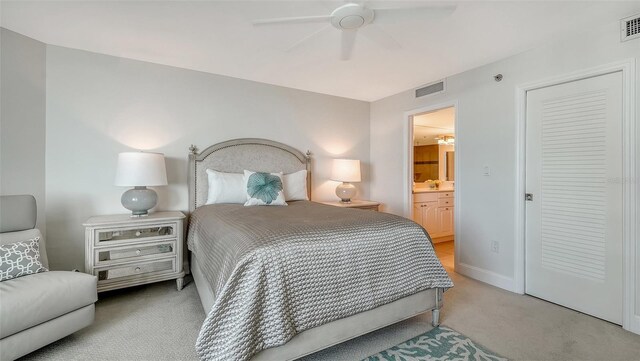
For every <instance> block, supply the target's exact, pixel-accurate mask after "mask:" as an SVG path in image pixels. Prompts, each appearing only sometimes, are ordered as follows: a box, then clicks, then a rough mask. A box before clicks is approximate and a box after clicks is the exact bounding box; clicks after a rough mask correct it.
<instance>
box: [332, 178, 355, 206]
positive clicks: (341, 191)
mask: <svg viewBox="0 0 640 361" xmlns="http://www.w3.org/2000/svg"><path fill="white" fill-rule="evenodd" d="M357 192H358V190H357V189H356V186H354V185H353V184H351V183H349V182H342V184H340V185H339V186H337V187H336V195H337V196H338V198H340V201H341V202H342V203H351V198H353V197H355V196H356V193H357Z"/></svg>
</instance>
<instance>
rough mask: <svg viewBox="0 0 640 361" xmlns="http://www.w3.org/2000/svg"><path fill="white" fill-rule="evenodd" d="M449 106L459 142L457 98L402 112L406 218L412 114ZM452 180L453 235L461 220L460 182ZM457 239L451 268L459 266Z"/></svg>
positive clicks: (410, 205) (409, 211)
mask: <svg viewBox="0 0 640 361" xmlns="http://www.w3.org/2000/svg"><path fill="white" fill-rule="evenodd" d="M451 107H453V108H454V109H455V117H454V120H453V128H454V133H455V137H456V143H459V137H458V134H459V133H458V124H459V119H460V107H459V106H458V100H457V99H454V100H448V101H444V102H442V103H437V104H433V105H427V106H424V107H420V108H416V109H412V110H408V111H406V112H404V116H403V119H404V121H403V123H404V129H403V133H404V150H403V156H402V159H403V165H402V167H403V174H404V177H403V178H404V179H403V183H404V185H403V192H404V197H403V198H404V201H403V202H404V204H403V208H404V209H403V213H404V216H405V217H406V218H409V219H413V186H412V185H413V116H414V115H417V114H421V113H427V112H431V111H434V110H438V109H444V108H451ZM455 151H456V161H455V163H454V164H453V172H454V174H455V175H456V176H458V175H459V174H460V172H459V171H458V166H459V164H460V162H459V161H458V160H459V159H460V153H459V148H458V147H456V148H455ZM454 182H455V186H454V192H455V197H454V198H453V234H454V237H455V235H456V234H460V223H461V222H459V221H457V220H459V219H460V199H461V197H460V192H458V189H459V184H460V183H458V181H457V180H456V181H454ZM459 239H460V238H456V239H455V240H456V241H455V242H454V243H453V269H454V270H457V269H458V267H459V265H458V260H459V259H460V257H458V255H459V254H460V247H461V242H460V241H459Z"/></svg>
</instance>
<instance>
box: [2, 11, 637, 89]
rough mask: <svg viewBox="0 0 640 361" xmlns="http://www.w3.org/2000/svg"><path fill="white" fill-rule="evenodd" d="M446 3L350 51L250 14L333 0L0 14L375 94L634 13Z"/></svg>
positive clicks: (179, 58) (201, 63) (100, 49)
mask: <svg viewBox="0 0 640 361" xmlns="http://www.w3.org/2000/svg"><path fill="white" fill-rule="evenodd" d="M376 3H377V4H380V3H386V4H387V5H389V6H411V5H415V3H416V1H414V2H399V1H386V2H385V1H383V2H376ZM447 3H449V4H456V5H457V9H456V10H455V11H454V12H453V14H451V15H450V16H448V17H445V18H442V19H437V18H420V17H418V16H412V15H411V14H409V15H408V16H406V17H403V18H401V19H402V21H400V18H397V19H396V20H395V21H387V22H384V23H380V24H375V25H376V26H379V27H380V28H382V29H383V30H385V31H386V32H387V33H388V34H389V35H391V36H392V37H393V38H395V39H396V40H397V41H398V42H399V43H400V44H401V45H402V48H400V49H396V50H387V49H385V48H382V47H380V46H379V45H377V44H375V43H372V42H370V41H369V40H368V39H367V38H365V37H361V38H358V39H357V42H356V45H355V49H354V53H353V57H352V59H351V60H349V61H341V60H340V56H339V53H340V46H339V44H340V32H339V31H338V30H337V29H334V28H332V27H329V28H328V29H326V30H324V31H323V32H321V33H320V34H318V35H317V36H316V37H314V38H312V39H310V40H309V41H307V42H305V43H303V44H301V45H300V46H298V47H296V48H294V49H293V50H290V51H286V50H287V49H288V48H289V47H291V46H292V45H293V44H295V43H296V42H298V41H299V40H300V39H302V38H304V37H306V36H308V35H310V34H312V33H314V32H315V31H317V30H318V29H320V28H321V27H322V26H324V24H320V23H311V24H286V25H273V26H260V27H254V26H252V25H251V22H250V21H251V20H253V19H263V18H270V17H284V16H305V15H325V14H329V13H330V12H331V11H332V10H333V9H334V8H336V7H338V6H340V5H342V4H344V2H342V1H248V2H245V1H162V2H160V1H118V2H116V1H2V3H1V7H2V9H1V10H2V11H1V15H0V25H2V27H5V28H7V29H10V30H13V31H15V32H18V33H21V34H24V35H27V36H30V37H32V38H35V39H37V40H40V41H43V42H45V43H48V44H53V45H60V46H65V47H70V48H76V49H83V50H88V51H93V52H97V53H103V54H110V55H115V56H121V57H126V58H132V59H138V60H144V61H149V62H154V63H159V64H166V65H172V66H177V67H182V68H187V69H195V70H200V71H205V72H210V73H215V74H222V75H228V76H232V77H237V78H243V79H249V80H255V81H259V82H264V83H269V84H276V85H282V86H287V87H292V88H297V89H304V90H309V91H314V92H319V93H325V94H332V95H337V96H343V97H348V98H354V99H361V100H366V101H373V100H377V99H380V98H383V97H386V96H389V95H392V94H396V93H399V92H402V91H404V90H407V89H410V88H414V87H418V86H420V85H422V84H425V83H428V82H431V81H434V80H438V79H441V78H444V77H446V76H449V75H453V74H457V73H460V72H463V71H465V70H469V69H472V68H475V67H478V66H481V65H484V64H487V63H490V62H493V61H496V60H499V59H502V58H505V57H508V56H510V55H514V54H517V53H520V52H523V51H525V50H527V49H530V48H533V47H536V46H540V45H542V44H544V43H546V42H549V41H553V40H554V39H557V38H559V37H564V36H571V35H575V34H576V33H579V32H583V31H586V30H588V29H590V28H594V27H597V26H599V25H601V24H605V23H608V22H611V21H615V20H617V19H620V18H622V17H625V16H628V15H631V14H634V13H637V12H640V3H639V2H631V1H627V2H624V1H623V2H614V1H601V2H596V1H568V2H556V1H533V2H522V1H494V2H485V1H468V2H458V1H451V2H447ZM365 4H366V3H365Z"/></svg>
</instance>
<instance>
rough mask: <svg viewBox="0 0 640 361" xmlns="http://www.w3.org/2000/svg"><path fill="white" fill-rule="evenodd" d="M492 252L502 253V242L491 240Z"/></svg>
mask: <svg viewBox="0 0 640 361" xmlns="http://www.w3.org/2000/svg"><path fill="white" fill-rule="evenodd" d="M491 252H494V253H500V243H498V241H491Z"/></svg>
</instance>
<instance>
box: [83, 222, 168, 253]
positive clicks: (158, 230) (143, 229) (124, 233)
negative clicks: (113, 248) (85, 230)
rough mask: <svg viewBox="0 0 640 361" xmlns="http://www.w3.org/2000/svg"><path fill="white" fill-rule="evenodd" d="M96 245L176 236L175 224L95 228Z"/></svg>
mask: <svg viewBox="0 0 640 361" xmlns="http://www.w3.org/2000/svg"><path fill="white" fill-rule="evenodd" d="M95 233H96V234H95V238H94V239H95V245H96V247H100V246H107V245H110V244H118V243H126V242H128V241H133V240H153V239H159V238H167V237H176V224H175V223H168V224H154V225H150V226H138V227H130V228H123V227H118V228H115V227H114V228H103V229H96V230H95Z"/></svg>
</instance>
